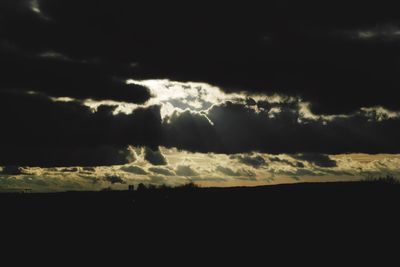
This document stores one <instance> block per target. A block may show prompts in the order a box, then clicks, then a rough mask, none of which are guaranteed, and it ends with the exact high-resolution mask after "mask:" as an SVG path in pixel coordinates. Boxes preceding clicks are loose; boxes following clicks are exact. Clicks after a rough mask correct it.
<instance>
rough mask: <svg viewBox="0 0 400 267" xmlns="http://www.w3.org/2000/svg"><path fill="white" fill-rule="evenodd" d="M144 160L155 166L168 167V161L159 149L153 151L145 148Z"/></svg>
mask: <svg viewBox="0 0 400 267" xmlns="http://www.w3.org/2000/svg"><path fill="white" fill-rule="evenodd" d="M144 159H145V160H147V161H148V162H150V163H151V164H153V165H167V164H168V162H167V159H166V158H165V157H164V155H163V154H162V153H161V151H160V150H159V149H158V148H157V150H153V149H151V148H149V147H145V148H144Z"/></svg>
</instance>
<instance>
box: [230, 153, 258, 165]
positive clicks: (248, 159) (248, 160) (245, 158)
mask: <svg viewBox="0 0 400 267" xmlns="http://www.w3.org/2000/svg"><path fill="white" fill-rule="evenodd" d="M231 159H237V160H238V161H239V162H240V163H243V164H246V165H249V166H252V167H254V168H259V167H261V166H264V165H266V163H265V159H264V158H263V157H261V156H260V155H255V156H249V155H233V156H231Z"/></svg>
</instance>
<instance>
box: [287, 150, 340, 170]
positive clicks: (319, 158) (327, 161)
mask: <svg viewBox="0 0 400 267" xmlns="http://www.w3.org/2000/svg"><path fill="white" fill-rule="evenodd" d="M292 157H293V158H295V159H298V160H304V161H307V162H311V163H313V164H315V165H316V166H319V167H326V168H332V167H337V163H336V161H335V160H332V159H331V158H330V157H329V156H328V155H323V154H310V153H307V154H298V155H292Z"/></svg>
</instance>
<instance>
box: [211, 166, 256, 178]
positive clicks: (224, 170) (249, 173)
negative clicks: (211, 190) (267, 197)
mask: <svg viewBox="0 0 400 267" xmlns="http://www.w3.org/2000/svg"><path fill="white" fill-rule="evenodd" d="M215 170H216V171H218V172H220V173H223V174H225V175H228V176H233V177H237V176H243V177H255V176H256V174H255V173H254V172H252V171H251V170H246V169H240V170H237V171H234V170H232V169H231V168H228V167H223V166H218V167H217V168H216V169H215Z"/></svg>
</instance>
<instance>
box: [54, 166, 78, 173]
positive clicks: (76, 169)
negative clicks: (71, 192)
mask: <svg viewBox="0 0 400 267" xmlns="http://www.w3.org/2000/svg"><path fill="white" fill-rule="evenodd" d="M58 171H60V172H78V171H79V169H78V168H76V167H71V168H61V169H59V170H58Z"/></svg>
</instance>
